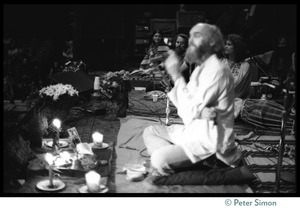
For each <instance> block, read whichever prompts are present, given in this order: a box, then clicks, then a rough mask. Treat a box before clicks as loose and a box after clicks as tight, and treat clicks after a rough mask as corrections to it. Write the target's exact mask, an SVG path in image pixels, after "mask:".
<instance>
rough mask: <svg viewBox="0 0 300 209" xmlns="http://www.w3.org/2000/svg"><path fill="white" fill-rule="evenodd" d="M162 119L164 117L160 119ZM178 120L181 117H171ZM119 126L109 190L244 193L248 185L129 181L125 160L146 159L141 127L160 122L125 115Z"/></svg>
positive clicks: (133, 162) (121, 191) (148, 118)
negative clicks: (161, 183)
mask: <svg viewBox="0 0 300 209" xmlns="http://www.w3.org/2000/svg"><path fill="white" fill-rule="evenodd" d="M162 120H163V121H164V119H162ZM173 122H174V123H180V119H174V120H173ZM120 123H121V127H120V130H119V133H118V139H117V144H116V147H115V149H116V156H115V157H116V158H115V169H116V170H115V176H114V179H110V181H109V187H110V191H111V192H116V193H247V192H251V189H250V188H249V187H248V186H247V185H218V186H215V185H214V186H211V185H172V186H167V185H159V186H157V185H153V184H151V183H149V182H148V181H146V180H143V181H140V182H131V181H129V180H127V179H126V174H123V173H122V171H123V168H125V167H126V165H127V164H139V165H143V162H145V161H146V160H147V159H149V156H148V153H147V150H146V149H145V145H144V142H143V137H142V134H143V130H144V129H145V128H146V127H147V126H149V125H153V124H157V123H160V121H159V120H158V119H157V118H154V117H143V116H127V117H126V118H120Z"/></svg>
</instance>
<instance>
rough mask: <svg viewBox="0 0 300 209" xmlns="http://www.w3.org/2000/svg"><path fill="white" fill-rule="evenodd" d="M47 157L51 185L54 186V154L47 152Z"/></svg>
mask: <svg viewBox="0 0 300 209" xmlns="http://www.w3.org/2000/svg"><path fill="white" fill-rule="evenodd" d="M45 159H46V161H47V162H48V164H49V187H53V174H52V172H53V171H52V169H53V168H52V164H53V161H54V158H53V155H51V154H50V153H47V154H46V155H45Z"/></svg>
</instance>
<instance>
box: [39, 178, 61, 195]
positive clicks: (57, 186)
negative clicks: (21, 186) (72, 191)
mask: <svg viewBox="0 0 300 209" xmlns="http://www.w3.org/2000/svg"><path fill="white" fill-rule="evenodd" d="M65 186H66V184H65V183H64V182H62V181H61V180H59V179H53V184H52V185H51V184H50V181H49V179H46V180H42V181H40V182H38V183H37V185H36V187H37V188H38V189H39V190H42V191H47V192H55V191H59V190H62V189H63V188H65Z"/></svg>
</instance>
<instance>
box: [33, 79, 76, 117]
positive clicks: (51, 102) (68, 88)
mask: <svg viewBox="0 0 300 209" xmlns="http://www.w3.org/2000/svg"><path fill="white" fill-rule="evenodd" d="M39 96H40V99H41V100H42V101H43V107H47V109H48V110H49V111H50V117H51V118H53V117H59V118H60V119H61V120H64V119H65V118H66V116H67V115H68V112H69V110H70V108H71V107H72V105H74V104H75V102H76V99H77V97H78V96H79V93H78V91H77V90H76V89H75V88H74V87H73V86H72V85H70V84H61V83H58V84H56V85H50V86H47V87H44V88H42V89H41V90H40V91H39ZM41 109H42V108H41Z"/></svg>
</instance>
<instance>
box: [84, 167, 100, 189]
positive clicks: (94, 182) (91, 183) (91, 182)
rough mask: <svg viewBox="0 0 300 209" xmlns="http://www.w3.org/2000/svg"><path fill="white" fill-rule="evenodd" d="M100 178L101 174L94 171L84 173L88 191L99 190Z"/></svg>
mask: <svg viewBox="0 0 300 209" xmlns="http://www.w3.org/2000/svg"><path fill="white" fill-rule="evenodd" d="M100 180H101V176H100V175H99V174H98V173H96V172H95V171H90V172H88V173H86V174H85V181H86V184H87V187H88V190H89V192H93V193H95V192H99V191H100Z"/></svg>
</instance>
